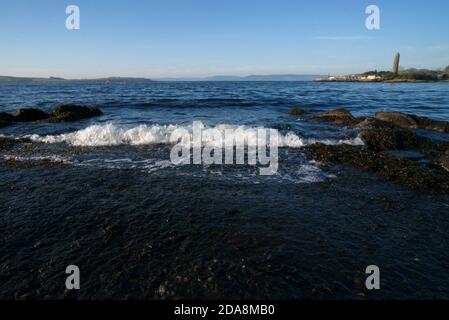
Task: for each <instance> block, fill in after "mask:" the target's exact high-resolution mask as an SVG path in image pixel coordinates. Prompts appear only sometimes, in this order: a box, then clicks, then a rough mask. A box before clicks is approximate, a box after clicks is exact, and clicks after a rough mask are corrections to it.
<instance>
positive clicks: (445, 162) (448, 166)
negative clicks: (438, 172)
mask: <svg viewBox="0 0 449 320" xmlns="http://www.w3.org/2000/svg"><path fill="white" fill-rule="evenodd" d="M437 163H438V164H439V165H440V166H441V167H442V168H444V169H445V170H446V171H448V172H449V151H446V152H445V153H444V154H443V155H441V156H440V157H439V158H438V160H437Z"/></svg>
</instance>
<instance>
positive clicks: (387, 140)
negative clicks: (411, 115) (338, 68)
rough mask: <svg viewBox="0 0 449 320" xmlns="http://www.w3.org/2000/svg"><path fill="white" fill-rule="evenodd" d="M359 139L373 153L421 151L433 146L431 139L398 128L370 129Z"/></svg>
mask: <svg viewBox="0 0 449 320" xmlns="http://www.w3.org/2000/svg"><path fill="white" fill-rule="evenodd" d="M360 137H361V138H362V140H363V141H364V142H365V144H366V146H367V147H368V149H370V150H373V151H385V150H422V149H426V148H431V147H432V146H433V142H432V140H431V139H428V138H425V137H421V136H418V135H417V134H416V133H414V132H412V131H410V130H406V129H400V128H372V129H368V130H365V131H363V132H362V133H361V134H360Z"/></svg>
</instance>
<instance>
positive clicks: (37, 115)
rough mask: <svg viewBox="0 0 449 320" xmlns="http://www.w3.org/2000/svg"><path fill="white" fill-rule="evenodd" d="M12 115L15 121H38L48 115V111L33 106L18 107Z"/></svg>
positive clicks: (46, 117)
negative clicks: (26, 107)
mask: <svg viewBox="0 0 449 320" xmlns="http://www.w3.org/2000/svg"><path fill="white" fill-rule="evenodd" d="M12 116H13V121H15V122H32V121H39V120H45V119H48V118H49V117H50V116H49V114H48V113H46V112H44V111H42V110H39V109H34V108H28V109H18V110H17V111H16V112H15V113H14V114H13V115H12Z"/></svg>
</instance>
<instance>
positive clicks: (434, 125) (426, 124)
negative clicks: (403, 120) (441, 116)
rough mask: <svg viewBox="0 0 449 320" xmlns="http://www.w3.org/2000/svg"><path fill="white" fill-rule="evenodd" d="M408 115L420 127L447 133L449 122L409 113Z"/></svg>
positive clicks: (448, 131)
mask: <svg viewBox="0 0 449 320" xmlns="http://www.w3.org/2000/svg"><path fill="white" fill-rule="evenodd" d="M410 117H411V118H412V119H413V120H414V121H415V122H416V123H417V125H418V128H420V129H424V130H431V131H437V132H440V133H449V122H447V121H439V120H432V119H429V118H426V117H420V116H416V115H410Z"/></svg>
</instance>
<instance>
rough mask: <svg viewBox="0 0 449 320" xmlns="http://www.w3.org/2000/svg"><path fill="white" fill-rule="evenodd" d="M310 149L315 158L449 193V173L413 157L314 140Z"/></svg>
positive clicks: (385, 178) (429, 190)
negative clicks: (318, 142) (407, 157)
mask: <svg viewBox="0 0 449 320" xmlns="http://www.w3.org/2000/svg"><path fill="white" fill-rule="evenodd" d="M306 152H307V154H308V156H309V157H310V158H311V159H313V160H317V161H322V162H326V163H333V164H343V165H351V166H354V167H357V168H360V169H363V170H365V171H367V172H370V173H374V174H376V175H377V176H378V177H380V178H381V179H384V180H387V181H393V182H397V183H399V184H402V185H404V186H407V187H409V188H412V189H417V190H422V191H427V192H438V193H445V194H449V174H448V173H447V172H445V171H444V170H443V169H442V168H441V167H438V166H433V165H429V166H423V165H421V164H419V163H417V162H416V161H412V160H410V159H405V158H401V157H397V156H394V155H392V154H388V153H380V152H375V151H371V150H368V149H366V148H364V147H362V146H348V145H338V146H329V145H324V144H314V145H311V146H308V147H306Z"/></svg>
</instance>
